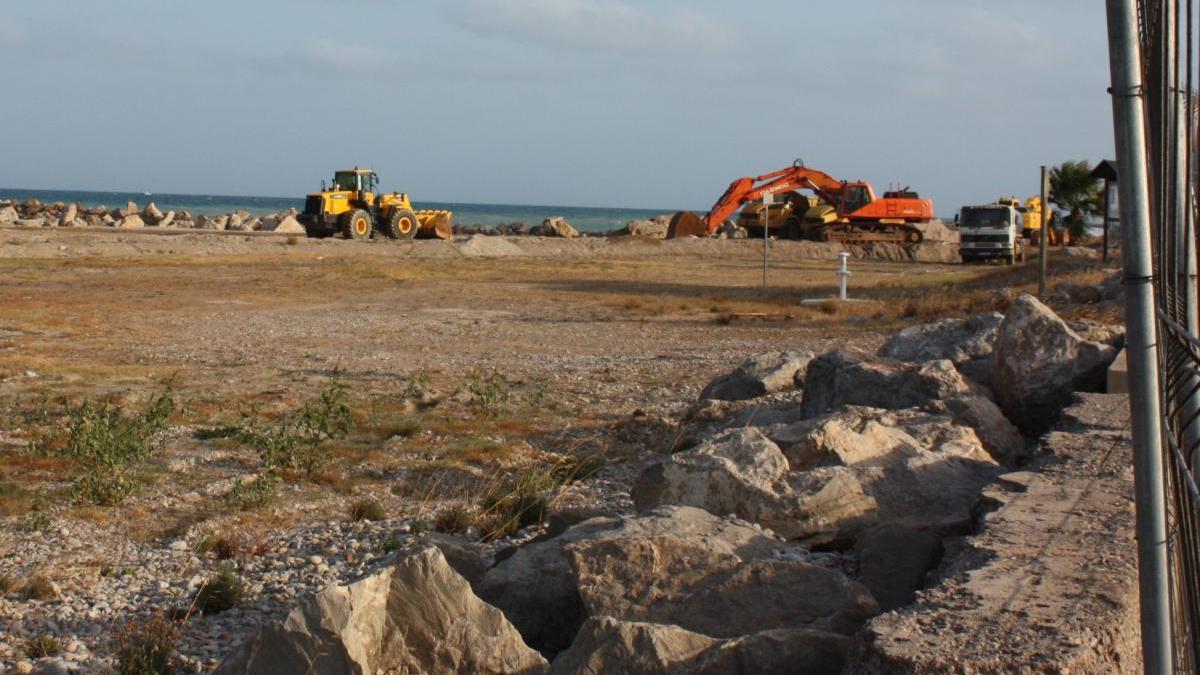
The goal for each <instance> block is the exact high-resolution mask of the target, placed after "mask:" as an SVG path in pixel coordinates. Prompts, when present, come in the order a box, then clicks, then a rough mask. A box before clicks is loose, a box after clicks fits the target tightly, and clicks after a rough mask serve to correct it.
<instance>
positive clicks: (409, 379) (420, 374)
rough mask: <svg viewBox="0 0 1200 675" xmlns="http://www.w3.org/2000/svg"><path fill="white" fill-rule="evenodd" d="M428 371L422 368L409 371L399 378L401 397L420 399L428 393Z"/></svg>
mask: <svg viewBox="0 0 1200 675" xmlns="http://www.w3.org/2000/svg"><path fill="white" fill-rule="evenodd" d="M429 383H430V377H429V371H427V370H425V369H424V368H422V369H420V370H418V371H416V372H413V373H409V374H407V375H405V376H404V378H403V379H401V380H400V398H401V399H418V400H419V399H422V398H424V397H425V395H426V394H428V393H429Z"/></svg>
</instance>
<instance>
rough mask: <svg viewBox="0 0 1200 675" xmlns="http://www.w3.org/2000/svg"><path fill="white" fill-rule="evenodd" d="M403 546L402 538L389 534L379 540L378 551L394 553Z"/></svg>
mask: <svg viewBox="0 0 1200 675" xmlns="http://www.w3.org/2000/svg"><path fill="white" fill-rule="evenodd" d="M402 548H404V540H403V539H402V538H400V537H397V536H391V537H388V538H387V539H384V540H383V541H381V542H379V551H380V553H395V552H396V551H399V550H400V549H402Z"/></svg>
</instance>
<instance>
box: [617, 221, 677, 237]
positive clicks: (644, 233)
mask: <svg viewBox="0 0 1200 675" xmlns="http://www.w3.org/2000/svg"><path fill="white" fill-rule="evenodd" d="M667 227H668V224H667V223H664V222H658V221H654V220H631V221H629V222H628V223H626V224H625V231H624V232H623V233H621V234H628V235H631V236H634V237H649V238H651V239H666V238H667Z"/></svg>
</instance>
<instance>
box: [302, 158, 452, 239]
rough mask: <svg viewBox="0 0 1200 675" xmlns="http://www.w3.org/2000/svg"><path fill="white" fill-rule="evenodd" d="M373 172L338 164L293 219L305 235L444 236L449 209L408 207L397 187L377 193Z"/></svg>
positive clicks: (447, 231)
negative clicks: (327, 183) (340, 167)
mask: <svg viewBox="0 0 1200 675" xmlns="http://www.w3.org/2000/svg"><path fill="white" fill-rule="evenodd" d="M378 189H379V176H378V175H376V174H375V172H374V171H372V170H370V169H360V168H358V167H354V168H353V169H343V170H339V171H335V172H334V174H333V184H332V185H330V186H329V188H328V189H326V186H325V182H324V181H321V191H320V192H314V193H312V194H310V195H308V197H307V198H306V199H305V200H304V213H301V214H300V215H299V217H298V220H299V221H300V223H301V224H302V225H304V229H305V231H306V232H307V233H308V236H310V237H328V236H330V235H333V234H341V235H342V236H343V237H345V238H346V239H369V238H371V237H373V236H374V235H375V233H376V232H379V233H381V234H383V236H385V237H387V238H388V239H413V238H415V237H424V238H434V239H449V238H450V237H451V235H452V233H453V227H454V214H453V213H451V212H450V211H414V210H413V207H412V202H410V201H409V199H408V195H407V194H405V193H403V192H392V193H390V194H379V193H378V192H377V190H378Z"/></svg>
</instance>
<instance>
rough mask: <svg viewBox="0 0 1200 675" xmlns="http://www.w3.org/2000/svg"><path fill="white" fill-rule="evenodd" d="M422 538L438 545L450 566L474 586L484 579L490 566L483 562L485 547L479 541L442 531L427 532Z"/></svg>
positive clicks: (425, 541) (428, 542)
mask: <svg viewBox="0 0 1200 675" xmlns="http://www.w3.org/2000/svg"><path fill="white" fill-rule="evenodd" d="M422 540H423V542H424V543H427V544H429V545H430V546H436V547H437V549H438V550H439V551H441V552H442V556H443V557H445V558H446V562H447V563H448V564H449V565H450V567H452V568H454V571H455V572H458V573H459V574H460V575H462V577H463V578H464V579H466V580H467V582H468V583H470V584H471V585H472V586H475V585H476V584H478V583H479V582H480V581H481V580H483V575H484V574H486V573H487V569H488V567H487V565H486V564H485V563H484V562H483V547H482V546H480V545H479V544H478V543H476V542H471V541H467V540H466V539H465V538H463V537H459V536H456V535H453V534H444V533H442V532H427V533H425V534H424V535H423V537H422Z"/></svg>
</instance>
